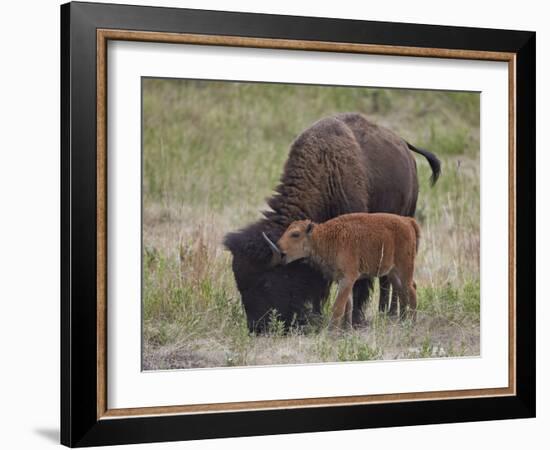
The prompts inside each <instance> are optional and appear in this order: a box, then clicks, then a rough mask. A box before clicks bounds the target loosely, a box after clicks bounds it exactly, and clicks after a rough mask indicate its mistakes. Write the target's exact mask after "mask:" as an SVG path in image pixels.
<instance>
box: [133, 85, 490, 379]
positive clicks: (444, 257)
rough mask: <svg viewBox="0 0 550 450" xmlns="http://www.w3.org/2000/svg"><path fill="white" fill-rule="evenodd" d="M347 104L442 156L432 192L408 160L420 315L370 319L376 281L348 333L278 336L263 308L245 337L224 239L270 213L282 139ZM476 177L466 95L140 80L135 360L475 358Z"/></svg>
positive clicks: (319, 328)
mask: <svg viewBox="0 0 550 450" xmlns="http://www.w3.org/2000/svg"><path fill="white" fill-rule="evenodd" d="M346 111H355V112H361V113H364V114H365V115H367V116H368V117H369V118H370V119H372V120H373V121H375V122H377V123H379V124H381V125H384V126H387V127H389V128H391V129H392V130H393V131H395V132H396V133H397V134H399V135H401V136H402V137H403V138H405V139H406V140H407V141H409V142H411V143H412V144H413V145H416V146H420V147H424V148H427V149H429V150H430V151H432V152H433V153H435V154H436V155H437V156H438V157H439V158H440V159H441V161H442V175H441V178H440V180H439V181H438V183H437V184H436V185H435V186H434V187H433V188H432V187H430V185H429V177H430V169H429V166H428V164H427V162H426V160H425V159H424V158H423V157H421V156H418V155H416V161H417V166H418V178H419V182H420V194H419V199H418V207H417V215H416V218H417V220H418V221H419V223H420V225H421V228H422V238H421V243H420V249H419V254H418V258H417V265H416V272H415V279H416V282H417V285H418V307H419V310H418V315H417V321H416V323H411V322H410V321H407V320H405V321H403V322H399V321H397V320H394V319H392V318H390V317H387V316H386V315H383V314H378V312H377V309H378V307H377V292H378V290H377V289H375V291H374V292H375V294H376V295H375V296H374V299H373V300H372V301H371V303H370V304H369V306H368V307H367V311H366V316H367V321H366V324H365V326H363V327H361V328H359V329H356V330H353V331H350V332H348V333H343V334H340V335H333V334H331V333H329V332H328V331H327V329H326V327H325V326H324V324H323V323H321V324H312V325H311V326H309V327H306V328H305V329H300V330H298V329H293V330H291V331H290V332H289V333H285V332H284V329H283V327H282V324H281V323H280V322H278V320H277V318H276V314H274V315H273V318H272V319H273V320H272V322H271V327H270V332H269V333H268V334H267V335H265V336H257V335H252V334H250V333H249V332H248V329H247V326H246V320H245V316H244V311H243V309H242V306H241V301H240V296H239V292H238V290H237V289H236V286H235V283H234V279H233V273H232V271H231V255H230V254H229V252H228V251H226V250H225V249H224V247H223V246H222V244H221V241H222V238H223V236H224V234H225V233H226V232H228V231H232V230H235V229H238V228H240V227H242V226H244V225H246V224H248V223H250V222H251V221H254V220H256V219H257V218H259V217H260V212H261V211H262V210H265V209H266V208H267V206H266V203H265V199H266V198H267V197H269V196H270V195H271V194H272V193H273V188H274V187H275V186H276V184H277V181H278V178H279V176H280V174H281V171H282V167H283V164H284V161H285V159H286V157H287V153H288V148H289V145H290V143H291V142H292V140H293V139H294V138H295V137H296V136H297V135H298V134H299V133H300V132H301V131H302V130H303V129H305V128H306V127H307V126H309V125H310V124H311V123H313V122H314V121H316V120H318V119H319V118H321V117H325V116H328V115H331V114H334V113H337V112H346ZM479 185H480V180H479V94H477V93H465V92H437V91H418V90H390V89H367V88H348V87H346V88H335V87H317V86H299V85H278V84H261V83H228V82H212V81H204V82H203V81H188V80H159V79H144V81H143V293H142V296H143V298H142V302H143V333H144V336H143V338H144V339H143V368H144V369H172V368H194V367H220V366H235V365H267V364H298V363H313V362H334V361H362V360H372V359H395V358H426V357H458V356H473V355H479V348H480V342H479V334H480V330H479V325H480V320H479V306H480V304H479V301H480V300H479V293H480V292H479V291H480V284H479V279H480V276H479V205H480V196H479V192H480V191H479ZM333 297H334V292H333V293H332V296H331V300H333ZM329 313H330V303H329V304H327V305H326V307H325V311H324V319H325V321H326V319H327V317H328V315H329Z"/></svg>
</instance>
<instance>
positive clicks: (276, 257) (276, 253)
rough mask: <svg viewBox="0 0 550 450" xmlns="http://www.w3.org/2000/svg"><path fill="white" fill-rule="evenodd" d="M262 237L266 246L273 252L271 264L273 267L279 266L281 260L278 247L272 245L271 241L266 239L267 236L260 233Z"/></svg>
mask: <svg viewBox="0 0 550 450" xmlns="http://www.w3.org/2000/svg"><path fill="white" fill-rule="evenodd" d="M262 236H263V238H264V239H265V241H266V242H267V245H269V248H270V249H271V251H272V252H273V259H272V260H271V264H272V265H274V266H275V265H277V264H280V263H281V260H282V259H283V257H282V255H281V250H279V247H277V246H276V245H275V244H274V243H273V241H272V240H271V239H269V238H268V237H267V234H265V233H264V232H263V231H262Z"/></svg>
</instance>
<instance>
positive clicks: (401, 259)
mask: <svg viewBox="0 0 550 450" xmlns="http://www.w3.org/2000/svg"><path fill="white" fill-rule="evenodd" d="M419 239H420V228H419V226H418V223H417V222H416V220H414V219H413V218H411V217H402V216H397V215H395V214H383V213H382V214H367V213H355V214H345V215H342V216H339V217H336V218H334V219H331V220H329V221H327V222H324V223H322V224H319V225H317V224H315V223H313V222H311V221H310V220H300V221H296V222H293V223H291V224H290V226H289V227H288V228H287V230H286V231H285V232H284V233H283V235H282V236H281V238H280V239H279V241H278V242H277V246H278V248H279V249H280V252H281V256H282V263H283V264H287V263H291V262H292V261H296V260H298V259H301V258H308V259H309V261H310V262H311V264H313V265H314V266H316V267H317V268H318V269H319V270H321V272H323V273H324V274H325V276H326V277H327V278H328V279H330V280H332V281H336V282H338V295H337V297H336V301H335V303H334V308H333V313H332V319H331V325H332V326H333V327H337V326H339V325H340V323H341V320H342V317H344V315H345V318H346V322H347V324H349V325H351V323H352V311H353V298H352V290H353V285H354V284H355V282H356V281H357V280H358V279H360V278H361V277H380V276H388V277H389V279H390V282H391V284H392V287H393V288H394V290H395V291H396V292H397V293H398V296H399V303H400V311H401V313H402V314H404V313H405V310H406V309H407V308H408V309H409V310H410V311H411V313H412V315H413V317H414V314H415V311H416V284H415V283H414V280H413V274H414V260H415V256H416V253H417V251H418V243H419Z"/></svg>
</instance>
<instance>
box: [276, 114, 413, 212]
mask: <svg viewBox="0 0 550 450" xmlns="http://www.w3.org/2000/svg"><path fill="white" fill-rule="evenodd" d="M388 174H391V176H388ZM404 186H406V187H407V189H405V188H404ZM411 187H412V189H411ZM415 191H417V186H416V166H415V162H414V158H413V157H412V156H411V154H410V151H409V150H408V148H407V145H406V143H405V142H404V141H403V139H401V138H400V137H399V136H397V135H396V134H395V133H393V132H392V131H390V130H388V129H386V128H384V127H380V126H378V125H376V124H374V123H372V122H370V121H369V120H368V119H367V118H366V117H365V116H363V115H362V114H358V113H343V114H337V115H335V116H331V117H327V118H324V119H321V120H319V121H317V122H316V123H314V124H313V125H311V126H310V127H309V128H307V129H306V130H304V131H303V132H302V133H301V134H300V135H299V136H298V137H297V138H296V139H295V141H294V142H293V143H292V145H291V148H290V152H289V156H288V159H287V162H286V164H285V167H284V171H283V175H282V177H281V182H280V184H279V186H278V187H277V188H276V192H277V195H275V196H274V197H272V198H271V199H269V200H268V204H269V206H270V207H271V208H272V209H273V211H275V212H276V213H277V215H278V216H282V217H288V218H289V219H291V220H296V219H302V218H308V219H312V220H314V221H317V222H323V221H325V220H328V219H330V218H332V217H335V216H338V215H341V214H345V213H349V212H361V211H369V210H376V211H390V212H395V213H398V214H408V213H409V211H408V209H409V208H410V204H411V200H412V199H409V197H415V198H416V192H415ZM403 203H405V207H403Z"/></svg>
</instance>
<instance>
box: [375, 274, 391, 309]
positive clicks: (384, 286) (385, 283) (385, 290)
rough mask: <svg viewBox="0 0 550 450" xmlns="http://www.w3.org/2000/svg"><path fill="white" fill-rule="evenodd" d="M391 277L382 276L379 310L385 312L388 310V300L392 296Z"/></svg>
mask: <svg viewBox="0 0 550 450" xmlns="http://www.w3.org/2000/svg"><path fill="white" fill-rule="evenodd" d="M390 287H391V283H390V279H389V278H388V277H387V276H385V277H380V301H379V302H378V311H380V312H381V313H385V312H386V311H387V310H388V300H389V298H390Z"/></svg>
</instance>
